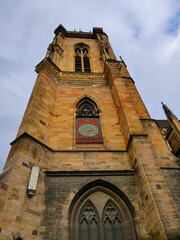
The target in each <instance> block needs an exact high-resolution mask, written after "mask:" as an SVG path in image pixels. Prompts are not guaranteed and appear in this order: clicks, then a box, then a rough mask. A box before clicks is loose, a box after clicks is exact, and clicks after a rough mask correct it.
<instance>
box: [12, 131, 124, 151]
mask: <svg viewBox="0 0 180 240" xmlns="http://www.w3.org/2000/svg"><path fill="white" fill-rule="evenodd" d="M23 138H30V139H31V140H33V141H34V142H36V143H38V144H40V145H41V146H43V147H45V148H47V149H48V150H49V151H51V152H126V150H101V149H99V150H76V149H74V150H54V149H52V148H50V147H48V146H47V145H46V144H44V143H42V142H40V141H39V140H37V139H36V138H34V137H33V136H31V135H30V134H28V133H26V132H24V133H23V134H21V135H20V136H19V137H18V138H16V139H15V140H14V141H12V142H11V143H10V145H13V144H15V143H16V142H18V141H19V140H21V139H23Z"/></svg>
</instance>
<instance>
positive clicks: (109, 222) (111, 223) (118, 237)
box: [103, 201, 123, 240]
mask: <svg viewBox="0 0 180 240" xmlns="http://www.w3.org/2000/svg"><path fill="white" fill-rule="evenodd" d="M103 230H104V236H105V240H123V236H122V228H121V220H120V215H119V212H118V210H117V208H116V207H115V205H114V204H113V203H112V202H111V201H109V202H108V203H107V205H106V206H105V210H104V217H103Z"/></svg>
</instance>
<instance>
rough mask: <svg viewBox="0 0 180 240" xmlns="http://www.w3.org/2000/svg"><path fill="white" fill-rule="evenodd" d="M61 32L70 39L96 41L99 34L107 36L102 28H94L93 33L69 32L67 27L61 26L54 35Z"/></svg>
mask: <svg viewBox="0 0 180 240" xmlns="http://www.w3.org/2000/svg"><path fill="white" fill-rule="evenodd" d="M59 32H61V33H63V34H64V36H65V37H70V38H90V39H96V38H97V33H101V34H105V35H106V33H104V32H103V29H102V28H98V27H94V28H93V32H83V31H79V32H75V31H67V30H66V29H65V27H64V26H63V25H62V24H60V25H59V26H58V27H57V28H56V29H55V30H54V33H55V34H56V35H57V34H58V33H59Z"/></svg>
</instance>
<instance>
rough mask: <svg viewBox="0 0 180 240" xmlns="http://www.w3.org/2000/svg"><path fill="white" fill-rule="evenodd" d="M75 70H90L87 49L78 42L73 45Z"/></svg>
mask: <svg viewBox="0 0 180 240" xmlns="http://www.w3.org/2000/svg"><path fill="white" fill-rule="evenodd" d="M74 51H75V71H76V72H91V67H90V60H89V49H88V47H87V46H86V45H85V44H83V43H80V44H78V45H76V46H75V49H74Z"/></svg>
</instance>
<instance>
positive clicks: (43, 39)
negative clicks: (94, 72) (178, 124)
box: [0, 0, 180, 171]
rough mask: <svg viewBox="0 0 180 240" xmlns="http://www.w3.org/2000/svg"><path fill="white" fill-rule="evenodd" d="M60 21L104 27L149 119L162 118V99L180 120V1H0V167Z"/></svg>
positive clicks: (77, 26)
mask: <svg viewBox="0 0 180 240" xmlns="http://www.w3.org/2000/svg"><path fill="white" fill-rule="evenodd" d="M60 24H62V25H63V26H64V27H65V28H66V29H67V30H68V31H74V30H76V31H79V30H81V31H84V32H89V31H92V28H93V27H102V28H103V30H104V32H105V33H107V35H108V36H109V40H110V43H111V46H112V47H113V49H114V52H115V54H116V57H117V58H118V59H119V56H122V58H123V60H124V61H125V63H126V65H127V68H128V70H129V72H130V74H131V76H132V78H133V80H134V81H135V84H136V87H137V89H138V91H139V93H140V95H141V97H142V99H143V101H144V103H145V105H146V107H147V109H148V111H149V113H150V115H151V117H152V118H154V119H165V115H164V112H163V110H162V107H161V102H163V103H165V104H166V105H167V106H168V107H169V108H170V109H171V110H172V111H173V112H174V114H175V115H176V116H177V117H178V118H180V97H179V95H180V94H179V93H180V1H179V0H91V1H89V0H76V1H73V0H66V1H62V0H31V1H30V0H1V2H0V33H1V37H0V81H1V83H0V171H1V170H2V168H3V166H4V163H5V161H6V158H7V155H8V152H9V149H10V145H9V144H10V142H12V141H13V140H14V139H15V137H16V134H17V131H18V128H19V125H20V123H21V120H22V117H23V114H24V111H25V108H26V105H27V102H28V99H29V97H30V94H31V91H32V88H33V86H34V83H35V80H36V77H37V74H36V73H35V71H34V68H35V66H36V65H37V64H38V63H39V62H40V61H41V60H42V59H43V58H44V57H45V53H46V49H47V47H48V45H49V43H51V42H52V39H53V37H54V30H55V29H56V28H57V27H58V25H60Z"/></svg>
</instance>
